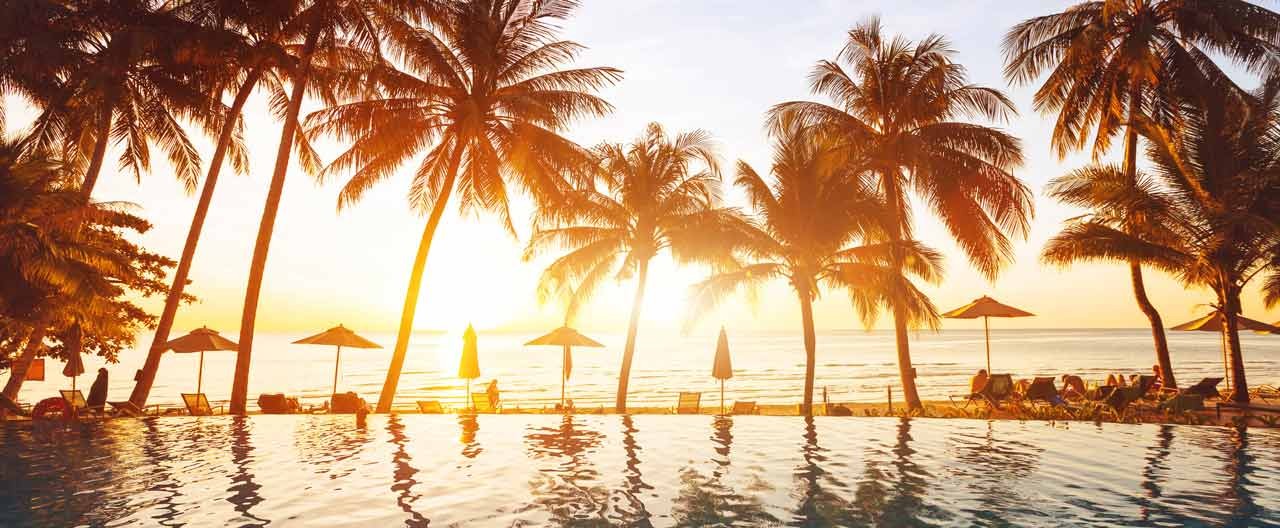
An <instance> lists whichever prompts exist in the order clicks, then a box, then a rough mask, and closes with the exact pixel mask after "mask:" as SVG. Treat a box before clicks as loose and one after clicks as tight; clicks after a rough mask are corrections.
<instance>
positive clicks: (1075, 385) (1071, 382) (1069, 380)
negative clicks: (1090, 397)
mask: <svg viewBox="0 0 1280 528" xmlns="http://www.w3.org/2000/svg"><path fill="white" fill-rule="evenodd" d="M1085 392H1086V390H1085V386H1084V379H1082V378H1081V377H1080V376H1076V375H1074V374H1063V375H1062V398H1063V399H1067V398H1073V397H1079V398H1083V397H1084V396H1085Z"/></svg>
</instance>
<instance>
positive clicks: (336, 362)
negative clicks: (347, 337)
mask: <svg viewBox="0 0 1280 528" xmlns="http://www.w3.org/2000/svg"><path fill="white" fill-rule="evenodd" d="M341 363H342V345H338V354H337V355H336V356H334V357H333V392H332V393H330V394H337V393H338V365H340V364H341ZM330 398H332V396H330Z"/></svg>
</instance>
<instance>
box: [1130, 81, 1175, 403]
mask: <svg viewBox="0 0 1280 528" xmlns="http://www.w3.org/2000/svg"><path fill="white" fill-rule="evenodd" d="M1139 93H1140V92H1139V90H1138V89H1136V88H1135V89H1134V90H1133V91H1131V92H1130V94H1129V124H1128V125H1126V126H1125V142H1124V172H1125V176H1127V177H1128V179H1129V181H1134V180H1136V179H1137V177H1138V131H1137V130H1136V129H1135V128H1134V127H1133V122H1134V118H1135V117H1137V108H1136V107H1137V105H1138V103H1139V97H1140V95H1139ZM1129 277H1130V279H1131V280H1132V281H1133V297H1134V299H1136V300H1137V301H1138V308H1139V309H1141V310H1142V313H1143V314H1144V315H1146V316H1147V321H1149V322H1150V323H1151V339H1152V340H1153V341H1154V342H1155V348H1156V362H1157V363H1159V364H1160V370H1161V373H1162V374H1163V375H1164V380H1163V383H1164V386H1166V387H1169V388H1175V389H1176V388H1177V387H1178V382H1177V381H1175V380H1174V377H1173V361H1172V360H1171V359H1170V358H1169V341H1168V340H1167V339H1166V338H1165V335H1164V321H1163V320H1162V319H1161V318H1160V312H1159V311H1157V310H1156V306H1155V305H1154V304H1152V303H1151V299H1149V298H1148V297H1147V288H1146V285H1145V284H1144V283H1143V280H1142V265H1141V264H1139V263H1138V262H1135V261H1130V262H1129Z"/></svg>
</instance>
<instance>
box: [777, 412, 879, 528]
mask: <svg viewBox="0 0 1280 528" xmlns="http://www.w3.org/2000/svg"><path fill="white" fill-rule="evenodd" d="M803 438H804V444H803V445H802V446H801V448H800V453H801V458H802V459H803V463H802V464H801V465H800V467H798V468H796V471H795V480H796V491H795V493H794V494H793V496H798V497H797V498H798V499H799V504H797V505H796V508H795V511H794V512H793V514H792V518H791V521H790V522H789V523H788V525H790V526H851V525H862V524H865V522H864V520H863V519H862V518H860V517H857V516H855V513H860V512H862V511H864V510H863V509H862V508H863V507H864V505H863V504H862V500H863V495H864V493H863V490H859V493H858V494H857V497H858V500H859V508H854V507H853V505H852V504H851V503H850V502H849V501H848V500H847V499H845V498H844V497H841V496H840V495H839V494H837V493H834V492H833V491H831V490H832V489H842V488H844V486H843V485H842V484H841V483H840V482H839V481H838V480H836V479H835V478H834V477H832V476H831V475H828V474H827V471H826V470H825V469H823V467H822V464H823V463H824V462H826V461H827V455H826V450H825V449H823V448H822V447H821V446H819V445H818V428H817V426H816V425H815V423H814V418H813V417H812V416H806V417H804V437H803ZM868 465H870V464H868ZM824 480H826V481H827V482H824ZM824 484H826V485H829V486H830V488H828V487H827V486H826V485H824Z"/></svg>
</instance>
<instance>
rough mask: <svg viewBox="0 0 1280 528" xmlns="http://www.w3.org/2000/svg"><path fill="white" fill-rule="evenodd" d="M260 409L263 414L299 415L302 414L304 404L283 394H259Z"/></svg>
mask: <svg viewBox="0 0 1280 528" xmlns="http://www.w3.org/2000/svg"><path fill="white" fill-rule="evenodd" d="M258 408H259V409H262V414H297V413H300V412H302V404H301V403H298V399H297V398H290V397H288V396H285V395H284V394H282V393H278V392H277V393H275V394H259V395H258Z"/></svg>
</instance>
